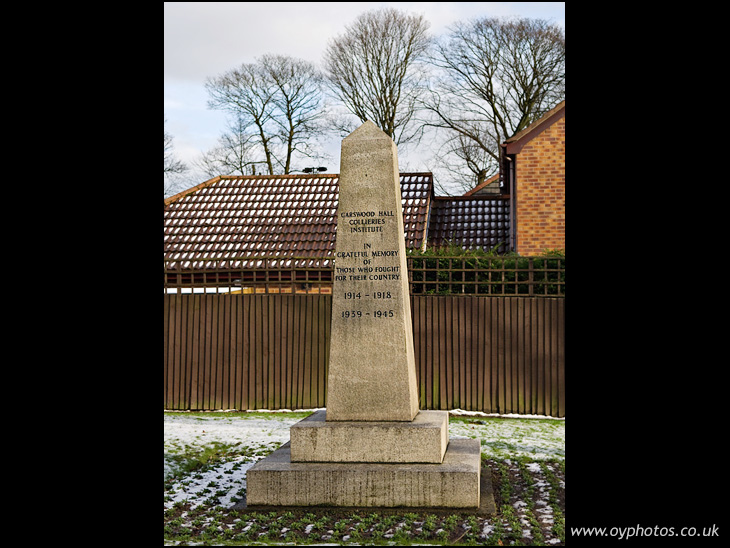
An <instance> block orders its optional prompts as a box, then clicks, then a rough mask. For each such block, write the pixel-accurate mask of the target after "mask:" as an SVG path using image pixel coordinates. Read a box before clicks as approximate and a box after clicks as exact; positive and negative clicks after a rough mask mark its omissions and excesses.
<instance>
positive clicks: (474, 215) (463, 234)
mask: <svg viewBox="0 0 730 548" xmlns="http://www.w3.org/2000/svg"><path fill="white" fill-rule="evenodd" d="M451 243H453V244H456V245H459V246H462V247H469V248H474V247H481V248H482V249H484V250H485V251H488V250H489V249H491V248H493V247H495V246H497V245H498V244H500V243H504V248H502V249H501V250H502V251H504V250H506V249H507V248H508V246H509V198H507V197H496V196H495V197H487V196H468V197H438V196H437V197H436V198H435V199H434V200H433V203H432V206H431V223H430V226H429V229H428V245H429V247H431V246H433V247H439V246H444V245H449V244H451Z"/></svg>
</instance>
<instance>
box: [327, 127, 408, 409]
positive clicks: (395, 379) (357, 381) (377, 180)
mask: <svg viewBox="0 0 730 548" xmlns="http://www.w3.org/2000/svg"><path fill="white" fill-rule="evenodd" d="M341 158H342V160H341V169H340V191H339V205H338V208H337V238H336V250H335V271H334V277H335V279H334V284H333V289H332V338H331V343H330V360H329V373H328V377H327V420H328V421H411V420H413V418H414V417H415V416H416V413H418V387H417V385H416V365H415V360H414V356H413V330H412V323H411V307H410V299H409V297H408V269H407V266H406V257H405V254H406V247H405V240H404V236H403V234H404V229H403V211H402V205H401V193H400V176H399V173H398V153H397V150H396V146H395V143H394V142H393V140H392V139H391V138H390V137H388V136H387V135H386V134H385V133H383V132H382V131H381V130H380V129H378V127H377V126H376V125H375V124H373V123H372V122H370V121H367V122H365V123H364V124H363V125H362V126H360V127H359V128H358V129H356V130H355V131H354V132H352V133H351V134H350V135H348V136H347V137H345V139H343V141H342V154H341Z"/></svg>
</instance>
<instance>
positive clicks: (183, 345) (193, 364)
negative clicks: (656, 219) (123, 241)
mask: <svg viewBox="0 0 730 548" xmlns="http://www.w3.org/2000/svg"><path fill="white" fill-rule="evenodd" d="M164 300H165V303H164V304H165V306H164V330H165V331H164V338H163V345H164V353H165V355H164V377H163V381H164V403H165V408H166V409H205V410H210V409H297V408H316V407H325V406H326V386H327V385H326V383H327V362H328V359H329V340H330V328H331V312H332V296H331V295H326V294H325V295H316V294H314V295H312V294H309V295H291V294H268V295H263V294H258V295H256V294H252V295H231V294H184V295H175V294H168V295H165V296H164ZM411 310H412V314H413V337H414V350H415V358H416V375H417V381H418V388H419V393H420V399H419V403H420V407H421V408H422V409H454V408H461V409H465V410H469V411H484V412H488V413H520V414H541V415H550V416H557V417H564V416H565V340H564V338H565V330H564V323H565V299H564V298H544V297H542V298H537V297H473V296H436V295H426V296H421V295H415V296H411Z"/></svg>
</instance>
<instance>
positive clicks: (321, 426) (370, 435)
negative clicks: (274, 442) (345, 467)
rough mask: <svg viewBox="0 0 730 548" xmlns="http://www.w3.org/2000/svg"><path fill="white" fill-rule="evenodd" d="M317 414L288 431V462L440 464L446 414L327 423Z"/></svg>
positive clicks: (323, 413)
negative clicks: (401, 420) (405, 420)
mask: <svg viewBox="0 0 730 548" xmlns="http://www.w3.org/2000/svg"><path fill="white" fill-rule="evenodd" d="M325 417H326V411H325V410H321V411H316V412H314V413H312V414H311V415H310V416H309V417H307V418H306V419H303V420H301V421H299V422H298V423H296V424H295V425H293V426H292V427H291V428H290V429H289V436H290V439H291V462H368V463H375V462H388V463H419V462H423V463H440V462H442V461H443V459H444V454H445V453H446V447H447V445H448V444H449V413H448V411H419V412H418V415H416V418H415V419H413V421H412V422H393V421H388V422H360V421H337V422H332V421H330V422H327V421H326V420H325Z"/></svg>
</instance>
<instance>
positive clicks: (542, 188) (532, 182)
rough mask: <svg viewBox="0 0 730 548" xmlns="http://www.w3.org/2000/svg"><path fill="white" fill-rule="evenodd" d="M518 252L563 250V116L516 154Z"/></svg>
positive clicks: (527, 254)
mask: <svg viewBox="0 0 730 548" xmlns="http://www.w3.org/2000/svg"><path fill="white" fill-rule="evenodd" d="M515 169H516V178H517V199H516V200H515V204H516V209H517V211H516V214H517V252H518V253H519V254H520V255H522V256H526V257H529V256H533V255H539V254H540V253H542V252H543V251H545V250H546V249H562V250H565V116H563V117H561V118H560V119H558V120H557V121H556V122H555V123H553V124H552V125H551V126H550V127H548V128H547V129H546V130H545V131H543V132H542V133H540V134H539V135H537V136H536V137H535V138H533V139H532V140H531V141H529V142H528V143H527V144H525V146H524V147H523V148H522V150H521V151H520V152H519V154H517V158H516V162H515Z"/></svg>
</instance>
